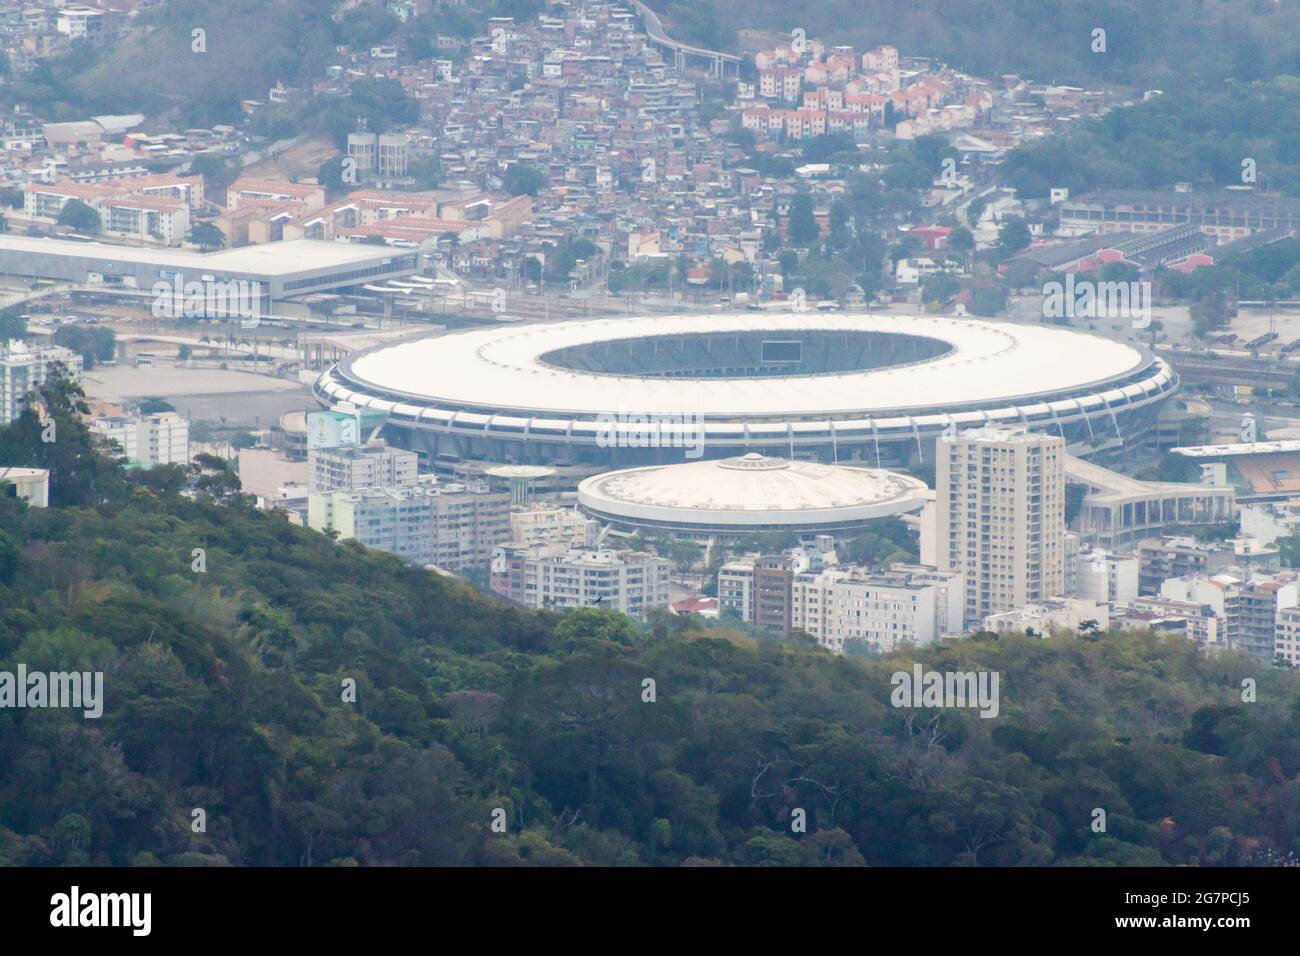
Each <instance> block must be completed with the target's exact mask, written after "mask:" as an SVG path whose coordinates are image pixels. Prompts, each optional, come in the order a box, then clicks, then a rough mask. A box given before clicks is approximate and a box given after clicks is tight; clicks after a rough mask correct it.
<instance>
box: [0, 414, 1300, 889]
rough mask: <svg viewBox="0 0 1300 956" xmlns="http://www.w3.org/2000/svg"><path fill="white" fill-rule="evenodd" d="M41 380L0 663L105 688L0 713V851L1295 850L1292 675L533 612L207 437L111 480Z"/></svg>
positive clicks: (738, 856) (0, 527) (846, 854)
mask: <svg viewBox="0 0 1300 956" xmlns="http://www.w3.org/2000/svg"><path fill="white" fill-rule="evenodd" d="M45 399H46V402H47V403H48V405H49V407H50V409H51V412H52V418H53V420H54V421H55V424H56V426H57V441H56V442H55V443H53V444H47V443H42V442H41V441H40V434H41V431H42V429H41V425H40V422H38V421H37V420H36V417H35V416H34V415H33V414H31V413H28V414H27V415H26V416H24V418H22V419H20V420H19V421H18V422H17V423H15V425H13V426H10V427H8V428H3V429H0V461H3V462H4V463H5V464H45V465H47V466H50V467H53V468H55V469H56V473H58V472H60V471H61V472H62V473H63V477H62V478H61V479H60V480H59V481H58V482H57V483H56V484H55V487H54V494H55V497H56V502H55V504H56V506H55V507H52V508H51V509H49V510H28V509H27V508H26V506H25V505H22V504H20V503H19V502H17V501H16V500H14V499H11V498H5V497H3V496H0V671H11V672H12V671H13V670H14V669H15V668H16V666H17V664H18V663H24V664H26V665H27V667H28V668H29V670H37V669H44V670H67V669H71V668H81V669H87V670H102V671H103V672H104V674H105V678H104V680H105V698H106V704H105V709H104V714H103V716H102V718H100V719H98V720H95V719H86V718H85V717H83V716H82V714H81V713H80V712H79V711H67V710H17V709H3V710H0V865H2V864H61V863H90V864H110V863H111V864H129V863H134V864H154V863H164V864H285V865H299V864H301V865H317V866H319V865H352V864H362V865H369V864H416V863H424V864H462V863H464V864H468V863H485V864H494V863H495V864H580V863H581V864H608V865H613V864H654V865H680V864H684V863H717V864H742V865H743V864H807V865H827V864H857V863H863V862H865V863H869V864H936V865H947V864H1026V863H1037V864H1048V863H1067V864H1080V863H1082V864H1104V863H1161V862H1163V863H1192V864H1196V863H1200V864H1214V863H1231V862H1261V861H1264V860H1265V859H1268V858H1269V856H1268V855H1269V854H1270V853H1272V854H1278V855H1284V854H1286V853H1289V852H1292V851H1295V850H1298V849H1300V845H1298V844H1297V838H1300V778H1298V777H1297V774H1300V680H1297V675H1295V674H1293V673H1291V672H1284V671H1270V670H1268V669H1262V668H1260V667H1258V666H1257V665H1250V664H1247V663H1245V662H1243V661H1241V660H1238V659H1236V658H1232V657H1224V658H1220V659H1219V660H1217V661H1205V660H1202V659H1199V658H1198V657H1197V655H1196V654H1195V652H1194V650H1193V648H1192V647H1190V646H1189V645H1187V644H1186V643H1185V642H1181V641H1175V640H1170V639H1163V640H1161V639H1156V638H1153V637H1140V636H1123V637H1120V636H1113V637H1110V636H1103V637H1099V638H1097V639H1094V640H1086V639H1070V640H1059V641H1052V640H1048V641H1040V640H1035V639H1024V638H1014V639H1003V640H1000V641H998V640H967V641H964V642H961V643H960V644H957V645H952V646H945V647H942V648H932V649H927V650H925V651H923V652H920V653H918V654H916V655H912V654H900V655H897V656H896V657H893V658H890V659H886V660H878V661H863V660H857V659H836V658H833V657H831V656H829V655H828V654H826V653H824V652H822V651H820V650H819V649H817V648H815V647H811V646H808V645H807V644H805V643H801V642H798V641H792V642H775V641H773V642H759V641H755V640H754V639H752V638H747V637H743V636H740V635H737V634H732V633H728V632H726V631H706V630H700V629H697V628H695V627H692V626H691V625H689V624H684V623H682V622H678V621H674V622H668V621H666V620H663V621H658V622H656V623H655V624H654V625H653V626H650V627H647V628H641V627H637V626H634V625H632V624H631V623H629V622H628V621H627V620H626V619H624V618H621V617H619V616H617V615H615V614H612V613H609V612H603V611H594V610H592V611H583V612H579V613H573V614H569V615H566V616H558V615H555V614H538V613H532V612H527V611H523V610H520V609H517V608H514V607H510V606H507V605H505V604H502V603H500V602H499V601H496V600H494V599H491V598H487V597H484V596H481V595H479V594H478V593H476V592H474V591H472V590H471V589H470V588H468V587H467V586H465V585H461V584H456V583H451V582H448V581H447V580H444V579H442V578H440V577H438V576H436V575H434V574H432V573H428V572H425V571H423V570H419V569H415V568H412V567H409V566H406V565H404V564H402V563H401V562H400V561H398V560H397V559H395V558H392V557H389V556H386V555H380V554H373V553H364V552H363V551H362V550H361V549H360V548H359V547H356V546H354V545H351V544H346V543H339V542H335V541H332V540H331V539H330V538H328V537H326V536H324V535H320V534H317V533H315V532H311V531H307V530H304V529H301V528H297V527H293V526H291V525H289V524H288V522H287V521H286V520H285V519H284V517H283V516H280V515H275V514H268V513H262V512H257V511H255V510H253V509H252V508H250V507H249V506H248V505H247V504H246V503H245V502H244V501H243V500H242V499H241V498H240V497H239V495H238V493H237V490H236V486H235V484H234V483H233V482H232V480H231V476H230V475H228V474H227V473H225V472H224V471H223V470H222V469H221V468H220V467H219V465H218V464H217V463H216V462H214V461H211V460H208V461H205V463H204V464H205V467H204V468H201V469H199V474H197V475H190V476H188V478H187V476H185V475H184V474H183V473H182V472H181V471H180V470H179V469H176V468H171V469H158V470H155V471H154V472H151V473H146V474H144V475H142V476H136V477H135V478H133V479H127V478H126V477H125V476H123V475H122V474H121V473H119V472H118V471H117V469H116V468H114V467H113V466H111V465H109V464H108V463H107V462H106V461H105V460H104V459H100V458H96V459H93V460H88V459H87V458H86V456H87V455H88V454H89V453H88V452H87V450H86V448H87V442H88V436H87V435H86V433H85V429H84V428H83V427H82V426H80V425H79V423H78V422H77V420H76V418H75V417H74V415H73V412H74V410H75V407H76V402H75V396H74V397H73V398H72V399H71V400H69V399H68V398H65V397H64V396H63V395H61V394H60V393H59V389H53V390H47V394H46V396H45ZM187 480H189V481H191V482H194V483H195V484H196V487H197V489H198V497H197V499H195V500H189V499H187V498H184V497H182V496H181V495H179V494H178V489H179V488H180V487H181V486H182V485H183V484H184V483H185V482H186V481H187ZM196 548H201V549H203V551H204V558H205V564H206V570H205V571H204V572H203V573H198V572H196V571H195V570H194V568H195V557H194V549H196ZM914 657H915V659H917V660H920V661H923V662H924V664H925V665H926V667H927V668H931V669H935V670H940V671H945V670H968V669H977V668H989V669H993V670H996V671H998V672H999V673H1000V675H1001V712H1000V714H999V716H998V717H996V718H994V719H982V718H980V717H979V716H978V715H977V713H976V712H975V711H971V710H967V711H954V710H944V711H935V710H931V711H925V710H917V711H909V710H905V709H895V708H893V707H892V706H891V705H890V691H891V687H890V675H891V674H892V673H893V672H894V671H896V670H900V669H910V667H911V662H912V660H913V658H914ZM1244 677H1253V678H1254V679H1256V680H1257V681H1258V700H1257V701H1256V702H1253V703H1243V702H1242V700H1241V691H1240V684H1241V681H1242V679H1243V678H1244ZM647 678H649V679H653V681H654V682H655V684H654V688H655V693H654V697H655V700H654V701H653V702H647V701H646V700H645V699H644V698H645V696H647V695H646V693H645V691H644V688H645V686H646V685H645V684H644V683H643V682H644V681H645V680H646V679H647ZM347 679H352V680H355V682H356V697H355V702H346V701H345V700H344V696H345V695H344V693H343V692H342V688H343V686H344V681H345V680H347ZM1098 807H1100V808H1103V809H1105V810H1106V813H1107V815H1108V828H1107V832H1106V833H1105V834H1098V833H1094V832H1092V831H1091V830H1090V826H1089V825H1090V823H1091V822H1092V820H1093V810H1094V808H1098ZM196 808H201V809H203V810H204V811H205V813H206V824H207V825H206V832H202V833H197V832H194V830H193V828H192V825H191V824H192V821H193V819H194V815H193V811H194V810H195V809H196ZM495 808H501V809H502V810H504V811H505V814H504V818H505V819H506V820H507V821H508V824H509V831H508V832H507V833H494V832H493V831H492V829H491V821H492V816H493V810H494V809H495ZM798 808H802V809H804V810H805V811H806V814H807V820H808V826H807V832H806V833H797V832H793V831H792V827H791V821H792V817H793V815H794V811H795V810H796V809H798Z"/></svg>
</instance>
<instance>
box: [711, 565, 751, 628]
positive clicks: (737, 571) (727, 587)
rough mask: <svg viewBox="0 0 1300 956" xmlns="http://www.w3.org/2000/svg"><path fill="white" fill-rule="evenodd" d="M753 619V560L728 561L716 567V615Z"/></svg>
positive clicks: (749, 622)
mask: <svg viewBox="0 0 1300 956" xmlns="http://www.w3.org/2000/svg"><path fill="white" fill-rule="evenodd" d="M724 614H725V615H734V616H736V617H738V618H740V620H741V621H743V622H744V623H746V624H752V623H753V620H754V562H752V561H729V562H727V563H726V564H724V565H723V566H722V567H721V568H719V569H718V615H719V617H721V616H722V615H724Z"/></svg>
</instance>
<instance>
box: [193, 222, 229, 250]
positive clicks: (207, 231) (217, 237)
mask: <svg viewBox="0 0 1300 956" xmlns="http://www.w3.org/2000/svg"><path fill="white" fill-rule="evenodd" d="M190 242H192V243H194V244H195V245H196V246H198V247H199V248H200V249H220V248H222V247H223V246H224V245H225V244H226V234H225V233H224V232H222V231H221V230H220V229H219V228H217V226H216V225H215V224H214V223H211V222H196V223H195V224H194V225H193V226H191V227H190Z"/></svg>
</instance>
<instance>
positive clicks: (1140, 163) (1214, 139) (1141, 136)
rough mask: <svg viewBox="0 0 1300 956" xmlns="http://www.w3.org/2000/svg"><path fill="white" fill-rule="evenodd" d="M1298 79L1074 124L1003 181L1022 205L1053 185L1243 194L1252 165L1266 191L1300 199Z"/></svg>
mask: <svg viewBox="0 0 1300 956" xmlns="http://www.w3.org/2000/svg"><path fill="white" fill-rule="evenodd" d="M1297 117H1300V78H1297V77H1296V76H1278V77H1275V78H1273V79H1272V80H1270V81H1268V82H1257V83H1246V84H1238V83H1227V84H1224V85H1223V86H1222V87H1221V88H1219V89H1216V90H1213V91H1207V92H1202V93H1199V94H1198V95H1196V96H1187V95H1181V96H1172V95H1171V96H1159V97H1155V98H1154V99H1152V100H1150V101H1149V102H1146V103H1139V104H1136V105H1134V106H1130V107H1121V108H1117V109H1113V110H1110V111H1109V112H1107V113H1106V114H1105V115H1103V116H1101V117H1098V118H1095V119H1086V120H1083V121H1081V122H1079V123H1075V124H1073V125H1071V126H1070V127H1069V128H1068V129H1067V130H1066V131H1065V132H1063V133H1062V134H1061V135H1059V136H1052V137H1048V138H1046V139H1042V140H1039V141H1037V142H1034V143H1030V144H1028V145H1025V146H1021V147H1019V148H1018V149H1015V150H1013V151H1012V153H1011V154H1010V156H1008V157H1007V162H1006V164H1005V165H1004V167H1003V169H1002V178H1003V181H1004V182H1006V183H1007V185H1010V186H1013V187H1015V189H1016V194H1017V195H1018V196H1020V197H1022V198H1025V199H1046V198H1047V196H1048V193H1049V191H1050V190H1051V188H1052V187H1055V186H1065V187H1068V188H1069V190H1070V194H1071V195H1074V196H1077V195H1079V194H1081V193H1085V192H1087V191H1089V190H1092V189H1101V188H1108V189H1167V188H1170V187H1171V186H1172V185H1173V184H1174V183H1176V182H1190V183H1192V184H1193V185H1195V186H1196V187H1197V188H1198V189H1213V188H1216V187H1217V188H1222V187H1225V186H1241V185H1242V183H1243V179H1242V171H1243V167H1242V163H1243V162H1244V161H1245V160H1247V159H1250V160H1253V163H1252V167H1253V173H1254V175H1255V176H1256V181H1257V182H1258V183H1259V186H1260V188H1261V189H1263V190H1267V191H1273V190H1276V191H1279V192H1283V193H1287V194H1289V195H1293V196H1294V195H1300V159H1298V158H1297V157H1300V130H1297V128H1296V118H1297Z"/></svg>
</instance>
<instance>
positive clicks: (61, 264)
mask: <svg viewBox="0 0 1300 956" xmlns="http://www.w3.org/2000/svg"><path fill="white" fill-rule="evenodd" d="M418 268H419V254H418V253H417V252H414V251H411V250H401V251H397V250H392V249H389V248H387V247H385V246H373V245H369V244H365V243H348V242H318V241H315V240H311V239H296V240H292V241H287V242H272V243H266V244H263V245H256V246H245V247H243V248H240V249H226V250H223V251H221V252H206V253H203V252H189V251H185V250H178V249H153V248H146V247H142V246H112V245H107V244H105V243H99V242H79V241H75V240H70V239H37V238H29V237H27V236H13V235H0V274H3V275H9V276H16V277H22V278H26V279H29V280H30V279H52V280H55V281H57V282H67V283H71V284H73V285H75V286H78V287H80V288H86V289H92V290H94V289H103V290H105V291H109V292H119V293H123V294H128V293H135V294H138V295H142V296H151V295H152V296H158V294H159V291H160V290H163V289H165V290H166V295H167V296H168V297H169V300H170V299H174V300H175V302H176V304H172V303H171V302H170V301H163V302H162V305H163V306H164V309H163V312H164V314H166V315H169V316H173V317H174V316H175V315H177V314H180V313H179V308H184V309H185V310H186V312H185V314H197V315H208V314H213V315H229V314H243V313H245V312H249V311H251V312H253V313H254V314H258V315H273V314H275V304H276V303H277V302H279V301H281V300H283V299H286V298H293V297H296V296H302V295H307V294H309V293H312V292H323V291H326V290H329V289H340V288H345V287H348V286H354V285H360V284H363V283H367V282H374V281H376V280H382V279H391V278H396V277H398V276H404V275H410V274H412V273H414V272H416V271H417V270H418ZM250 299H251V300H252V305H251V308H250V307H249V305H248V302H249V300H250ZM232 301H233V302H235V303H237V306H234V305H232V304H231V303H232Z"/></svg>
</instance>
